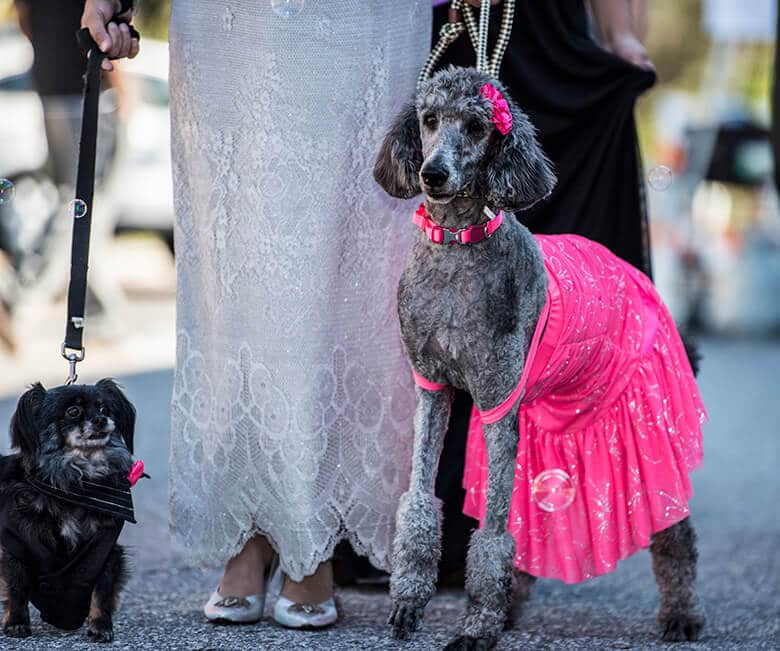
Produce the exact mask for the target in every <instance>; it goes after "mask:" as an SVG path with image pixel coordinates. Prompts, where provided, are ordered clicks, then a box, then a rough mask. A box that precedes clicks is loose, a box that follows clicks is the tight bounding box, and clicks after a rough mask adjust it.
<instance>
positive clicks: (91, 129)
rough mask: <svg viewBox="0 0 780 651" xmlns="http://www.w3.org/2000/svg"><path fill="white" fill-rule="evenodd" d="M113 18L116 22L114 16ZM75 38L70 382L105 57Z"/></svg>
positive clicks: (76, 352) (85, 38)
mask: <svg viewBox="0 0 780 651" xmlns="http://www.w3.org/2000/svg"><path fill="white" fill-rule="evenodd" d="M112 20H114V21H115V22H119V21H118V19H117V18H114V19H112ZM128 27H129V28H130V33H131V35H132V36H133V37H134V38H140V35H139V34H138V32H137V31H136V30H135V29H134V28H133V26H132V25H128ZM76 39H77V41H78V44H79V48H80V49H81V51H82V52H83V53H84V54H85V55H86V56H87V71H86V73H85V75H84V102H83V112H82V118H81V140H80V142H79V162H78V174H77V176H76V199H75V200H74V201H73V202H72V203H71V206H72V212H73V214H72V215H71V217H73V235H72V243H71V251H70V284H69V286H68V320H67V323H66V326H65V340H64V341H63V342H62V346H61V347H60V353H61V354H62V356H63V357H64V358H65V359H66V360H68V363H69V373H68V379H67V380H66V384H72V383H73V382H75V381H76V380H77V379H78V375H77V374H76V364H77V363H78V362H81V361H82V360H83V359H84V308H85V305H86V301H87V269H88V266H89V233H90V228H91V226H92V200H93V197H94V192H95V158H96V154H97V130H98V115H99V112H98V105H99V102H100V71H101V64H102V63H103V59H105V57H106V55H105V54H103V53H102V52H101V51H100V48H99V47H98V46H97V44H96V43H95V41H93V40H92V37H91V36H90V34H89V30H87V29H81V30H79V31H78V32H76Z"/></svg>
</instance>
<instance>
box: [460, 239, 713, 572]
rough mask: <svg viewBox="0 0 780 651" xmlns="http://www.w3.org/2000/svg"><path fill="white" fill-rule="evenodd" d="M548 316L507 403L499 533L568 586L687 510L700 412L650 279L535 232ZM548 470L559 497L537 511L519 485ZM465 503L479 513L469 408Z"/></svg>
mask: <svg viewBox="0 0 780 651" xmlns="http://www.w3.org/2000/svg"><path fill="white" fill-rule="evenodd" d="M537 240H538V241H539V244H540V246H541V248H542V252H543V254H544V259H545V266H546V268H547V272H548V277H549V281H550V282H549V286H548V303H549V306H548V308H549V318H548V322H547V326H546V328H545V331H544V335H543V337H542V341H541V342H540V344H539V348H538V350H537V353H536V356H535V357H534V359H532V360H530V361H529V362H528V363H529V364H531V368H530V371H529V373H528V382H527V386H526V392H525V398H524V400H523V404H522V406H521V407H520V410H519V418H518V421H519V433H520V439H519V444H518V454H517V463H516V471H515V486H514V492H513V496H512V505H511V509H510V515H509V530H510V532H511V533H512V534H513V536H514V537H515V539H516V541H517V554H516V557H515V565H516V566H517V567H518V568H519V569H521V570H523V571H525V572H528V573H529V574H532V575H534V576H542V577H548V578H557V579H561V580H563V581H566V582H567V583H576V582H578V581H582V580H585V579H588V578H591V577H593V576H597V575H599V574H605V573H607V572H610V571H612V570H613V569H615V567H616V565H617V561H619V560H621V559H623V558H626V557H628V556H630V555H631V554H633V553H635V552H637V551H639V550H640V549H643V548H645V547H647V546H648V545H649V544H650V536H651V535H652V534H653V533H655V532H657V531H661V530H663V529H666V528H667V527H669V526H671V525H672V524H674V523H675V522H678V521H680V520H682V519H683V518H685V517H686V516H687V515H688V514H689V510H688V500H689V499H690V497H691V495H692V492H693V491H692V488H691V483H690V480H689V477H688V474H689V472H690V471H691V470H693V469H694V468H696V467H697V466H699V465H700V464H701V460H702V437H701V424H702V423H703V421H704V420H705V418H706V413H705V411H704V406H703V404H702V401H701V397H700V394H699V390H698V388H697V386H696V381H695V379H694V377H693V373H692V371H691V368H690V365H689V363H688V360H687V357H686V355H685V349H684V347H683V344H682V341H681V340H680V337H679V335H678V333H677V330H676V328H675V326H674V323H673V321H672V319H671V316H670V315H669V313H668V311H667V310H666V308H665V307H664V305H663V304H662V302H661V299H660V298H659V297H658V294H657V293H656V291H655V288H654V287H653V285H652V283H651V282H650V280H649V279H648V278H647V277H646V276H644V275H643V274H641V273H640V272H639V271H637V270H636V269H635V268H634V267H632V266H630V265H629V264H627V263H625V262H623V261H622V260H620V259H619V258H617V257H616V256H614V255H612V254H611V253H610V252H609V251H608V250H607V249H606V248H604V247H603V246H601V245H599V244H596V243H595V242H591V241H589V240H586V239H584V238H581V237H577V236H572V235H564V236H537ZM555 468H560V469H562V470H564V471H565V472H567V473H568V474H569V475H570V476H571V477H572V479H573V480H574V483H575V488H576V494H575V498H574V502H573V503H572V505H571V506H570V507H568V508H567V509H564V510H562V511H559V512H552V513H549V512H546V511H544V510H543V509H540V508H539V507H538V506H537V505H536V504H535V502H534V501H533V497H532V494H531V484H532V482H533V480H534V477H536V476H537V475H538V474H539V473H540V472H543V471H545V470H550V469H555ZM464 486H465V488H466V491H467V493H466V502H465V506H464V511H465V512H466V513H468V514H469V515H472V516H474V517H480V518H481V517H482V516H483V514H484V508H485V493H486V488H487V455H486V452H485V445H484V439H483V433H482V423H481V421H480V419H479V415H478V413H477V412H474V413H473V414H472V418H471V426H470V429H469V441H468V449H467V460H466V470H465V474H464Z"/></svg>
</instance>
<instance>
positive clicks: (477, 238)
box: [412, 203, 504, 244]
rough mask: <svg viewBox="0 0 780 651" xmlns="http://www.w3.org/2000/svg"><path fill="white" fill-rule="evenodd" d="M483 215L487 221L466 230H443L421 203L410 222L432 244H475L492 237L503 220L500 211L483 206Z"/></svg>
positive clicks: (502, 214)
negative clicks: (495, 211)
mask: <svg viewBox="0 0 780 651" xmlns="http://www.w3.org/2000/svg"><path fill="white" fill-rule="evenodd" d="M484 213H485V215H486V216H487V217H488V220H487V221H486V222H482V223H481V224H475V225H474V226H467V227H466V228H445V227H444V226H439V224H437V223H436V222H434V221H433V220H432V219H431V217H430V215H428V211H427V210H426V209H425V204H424V203H421V204H420V207H419V208H418V209H417V212H415V213H414V218H413V220H412V221H413V222H414V224H415V226H417V227H418V228H419V229H420V230H422V232H423V233H425V235H426V236H427V237H428V239H429V240H430V241H431V242H433V243H434V244H476V243H477V242H481V241H482V240H486V239H487V238H489V237H490V236H491V235H493V233H495V232H496V231H497V230H498V228H499V227H500V226H501V222H502V221H503V220H504V213H503V212H501V211H500V210H499V211H498V213H494V212H493V211H492V210H490V208H488V207H487V206H485V208H484Z"/></svg>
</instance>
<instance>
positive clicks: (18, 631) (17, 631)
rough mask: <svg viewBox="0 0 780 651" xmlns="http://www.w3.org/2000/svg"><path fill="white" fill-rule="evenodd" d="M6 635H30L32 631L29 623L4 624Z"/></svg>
mask: <svg viewBox="0 0 780 651" xmlns="http://www.w3.org/2000/svg"><path fill="white" fill-rule="evenodd" d="M3 633H5V635H6V637H30V636H31V635H32V631H31V630H30V625H29V624H6V625H5V626H4V627H3Z"/></svg>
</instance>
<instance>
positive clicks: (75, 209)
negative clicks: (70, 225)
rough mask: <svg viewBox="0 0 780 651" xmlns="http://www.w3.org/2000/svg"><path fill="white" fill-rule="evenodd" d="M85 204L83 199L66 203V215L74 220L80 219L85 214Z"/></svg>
mask: <svg viewBox="0 0 780 651" xmlns="http://www.w3.org/2000/svg"><path fill="white" fill-rule="evenodd" d="M87 210H88V208H87V202H86V201H84V200H83V199H74V200H73V201H71V202H69V203H68V209H67V215H68V217H73V218H74V219H81V218H82V217H83V216H84V215H86V214H87Z"/></svg>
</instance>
